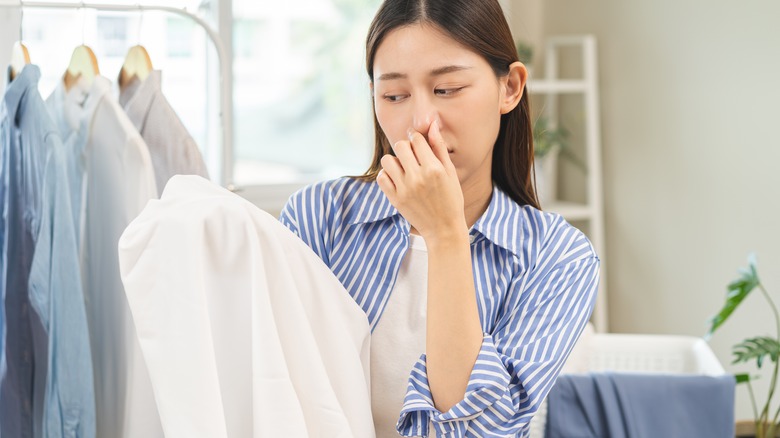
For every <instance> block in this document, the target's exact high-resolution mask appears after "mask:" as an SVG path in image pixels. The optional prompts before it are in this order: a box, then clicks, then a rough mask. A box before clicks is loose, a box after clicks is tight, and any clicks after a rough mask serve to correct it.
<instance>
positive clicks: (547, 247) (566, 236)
mask: <svg viewBox="0 0 780 438" xmlns="http://www.w3.org/2000/svg"><path fill="white" fill-rule="evenodd" d="M521 210H522V211H523V214H524V216H525V218H526V220H527V221H528V223H529V226H528V227H527V229H528V230H529V233H532V234H534V237H535V238H536V240H537V241H538V242H537V245H536V247H537V250H538V251H539V253H540V254H547V255H555V256H556V257H560V258H561V259H562V260H560V261H565V262H572V261H575V260H582V259H588V258H598V256H597V254H596V250H595V249H594V248H593V244H592V243H591V241H590V239H589V238H588V236H587V235H586V234H585V233H584V232H582V230H580V229H579V228H577V227H575V226H574V225H572V224H571V223H569V221H567V220H566V218H565V217H563V216H562V215H561V214H559V213H556V212H551V211H543V210H539V209H537V208H535V207H532V206H530V205H524V206H522V207H521Z"/></svg>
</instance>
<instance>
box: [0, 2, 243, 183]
mask: <svg viewBox="0 0 780 438" xmlns="http://www.w3.org/2000/svg"><path fill="white" fill-rule="evenodd" d="M0 7H13V8H21V9H22V10H24V9H25V8H35V9H95V10H99V11H117V12H143V11H162V12H168V13H171V14H177V15H180V16H182V17H186V18H188V19H190V20H192V21H193V22H195V23H196V24H198V25H199V26H200V27H202V28H203V30H204V31H206V35H208V37H209V39H210V40H211V42H212V43H213V44H214V48H215V49H216V51H217V58H218V61H219V89H220V93H219V94H220V111H219V116H220V119H221V122H222V123H221V127H222V153H221V154H220V163H219V169H220V177H219V180H220V182H221V183H222V185H223V186H228V187H231V186H232V184H231V183H232V180H233V93H232V92H231V89H232V79H233V68H232V62H231V60H230V59H227V50H226V49H225V46H224V45H223V44H222V39H221V38H220V36H219V34H218V33H217V31H215V30H214V29H213V28H212V27H211V26H210V25H209V24H208V23H207V22H206V21H205V20H203V19H202V18H200V17H198V16H197V15H195V14H193V13H192V12H189V11H187V10H186V9H182V8H174V7H170V6H155V5H112V4H103V3H86V2H83V3H82V2H80V3H54V2H38V1H23V2H18V3H7V2H0ZM20 26H21V23H20Z"/></svg>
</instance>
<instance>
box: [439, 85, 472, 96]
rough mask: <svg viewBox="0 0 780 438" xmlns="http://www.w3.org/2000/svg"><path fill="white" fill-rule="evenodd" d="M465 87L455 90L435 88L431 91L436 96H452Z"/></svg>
mask: <svg viewBox="0 0 780 438" xmlns="http://www.w3.org/2000/svg"><path fill="white" fill-rule="evenodd" d="M464 88H466V87H455V88H437V89H435V90H433V94H435V95H437V96H452V95H454V94H457V93H458V92H459V91H461V90H463V89H464Z"/></svg>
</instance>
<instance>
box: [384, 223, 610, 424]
mask: <svg viewBox="0 0 780 438" xmlns="http://www.w3.org/2000/svg"><path fill="white" fill-rule="evenodd" d="M575 234H576V235H575V238H573V239H571V240H570V241H569V242H568V244H567V243H566V242H564V243H561V242H558V243H557V244H552V245H549V246H550V247H551V248H550V250H549V251H548V252H547V253H545V251H544V250H543V251H542V252H541V253H540V257H539V258H538V259H537V262H536V267H535V268H533V269H531V270H530V271H529V272H528V273H527V274H524V275H518V276H517V277H516V278H514V279H513V280H512V282H511V284H510V288H509V291H508V293H507V297H506V300H505V304H504V312H503V314H502V315H503V316H501V317H500V318H499V320H498V321H497V323H496V324H495V326H494V328H493V330H492V332H491V333H483V335H484V337H483V339H482V346H481V348H480V351H479V355H478V357H477V360H476V362H475V364H474V367H473V369H472V371H471V375H470V377H469V382H468V386H467V389H466V393H465V396H464V398H463V400H461V401H460V402H458V403H457V404H456V405H455V406H453V407H452V408H451V409H450V410H449V411H447V412H440V411H438V410H437V409H436V408H435V407H434V404H433V398H432V396H431V391H430V388H429V385H428V376H427V369H426V356H425V355H424V354H423V355H422V356H421V357H420V359H419V360H418V362H417V363H416V364H415V366H414V368H413V369H412V371H411V375H410V377H409V383H408V386H407V392H406V397H405V400H404V404H403V408H402V410H401V414H400V418H399V421H398V424H397V426H396V427H397V429H398V432H399V433H400V434H401V435H402V436H415V435H420V436H428V435H429V433H430V431H429V430H428V428H429V421H430V423H431V424H432V425H433V428H434V429H435V431H436V436H438V437H466V436H475V437H477V436H478V437H486V436H491V437H509V436H512V437H514V436H517V435H518V433H520V432H523V431H524V430H525V429H527V428H528V425H529V423H530V421H531V418H532V417H533V414H534V413H535V412H536V411H537V409H538V408H539V405H540V404H541V402H542V401H543V400H544V398H545V397H546V396H547V393H548V392H549V390H550V389H551V388H552V386H553V383H554V382H555V379H556V378H557V376H558V374H559V373H560V370H561V368H562V367H563V365H564V362H565V361H566V358H567V357H568V355H569V353H570V352H571V349H572V347H573V346H574V343H575V342H576V340H577V338H578V337H579V335H580V333H582V330H583V329H584V328H585V325H586V324H587V322H588V319H589V318H590V314H591V312H592V310H593V305H594V301H595V296H596V291H597V288H598V278H599V259H598V257H597V256H596V255H595V253H594V252H593V248H592V246H591V245H590V242H588V240H587V238H585V236H584V235H582V234H581V233H579V232H577V233H575ZM548 261H549V262H548ZM508 303H512V304H511V305H510V304H508ZM483 327H484V323H483ZM483 330H484V329H483Z"/></svg>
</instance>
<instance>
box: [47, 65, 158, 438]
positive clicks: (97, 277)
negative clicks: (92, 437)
mask: <svg viewBox="0 0 780 438" xmlns="http://www.w3.org/2000/svg"><path fill="white" fill-rule="evenodd" d="M110 89H111V84H110V82H109V81H108V79H106V78H104V77H102V76H96V77H95V78H94V80H93V82H92V84H91V86H88V85H87V84H86V83H85V81H83V80H80V81H78V82H77V83H76V84H75V85H74V86H73V87H72V88H71V89H70V90H68V91H65V90H64V85H63V84H62V82H60V83H59V84H58V86H57V89H56V90H55V91H54V93H52V96H51V97H50V98H49V99H48V101H49V102H48V103H49V109H50V110H51V112H52V115H53V116H54V118H55V120H57V124H58V126H59V127H60V129H64V128H66V127H70V128H72V129H73V128H75V130H76V132H75V134H73V135H76V136H82V138H85V139H86V141H85V143H84V144H83V150H75V151H72V153H74V154H76V155H77V156H76V157H75V160H74V161H75V162H76V163H77V164H78V165H79V166H77V167H80V170H81V171H82V172H83V178H81V179H80V181H78V175H75V176H76V179H77V181H71V184H72V185H74V184H75V185H76V186H79V185H80V186H81V190H82V192H83V199H82V202H81V205H82V209H83V210H82V211H81V212H80V216H81V223H82V233H83V234H82V236H81V242H82V244H81V267H82V274H83V282H84V289H85V290H84V297H85V307H86V311H87V320H88V324H89V331H90V341H91V342H90V343H91V347H92V358H93V365H94V366H93V368H94V373H95V402H96V408H97V409H96V413H97V436H100V437H145V438H146V437H151V438H155V437H162V426H161V425H160V420H159V415H158V413H157V408H156V405H155V401H154V397H153V395H152V391H151V383H150V381H149V377H148V372H147V371H146V367H145V364H144V362H143V359H142V357H141V353H140V347H139V346H138V344H137V339H136V336H135V329H134V326H133V324H132V318H131V317H130V309H129V307H128V304H127V299H126V297H125V294H124V289H123V287H122V281H121V278H120V276H119V260H118V254H117V244H118V241H119V236H120V235H121V233H122V231H123V230H124V229H125V227H126V226H127V224H128V223H130V221H131V220H132V219H133V218H135V217H136V215H137V214H138V213H139V212H140V211H141V209H142V208H143V207H144V205H146V203H147V201H148V200H149V199H152V198H155V197H156V196H157V188H156V185H155V180H154V172H153V169H152V163H151V159H150V157H149V151H148V149H147V147H146V144H145V143H144V141H143V139H142V138H141V135H140V134H139V133H138V131H137V130H136V129H135V127H133V124H132V123H131V122H130V120H129V119H128V117H127V115H125V113H124V111H123V110H122V108H121V107H120V106H119V104H118V102H117V100H116V98H115V97H113V96H112V95H111V93H110ZM68 103H70V104H68ZM59 105H62V106H59ZM58 106H59V107H58ZM64 135H66V136H68V134H64ZM76 143H78V142H76ZM66 146H67V144H66ZM72 176H73V175H72ZM76 190H78V188H77V189H76Z"/></svg>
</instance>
